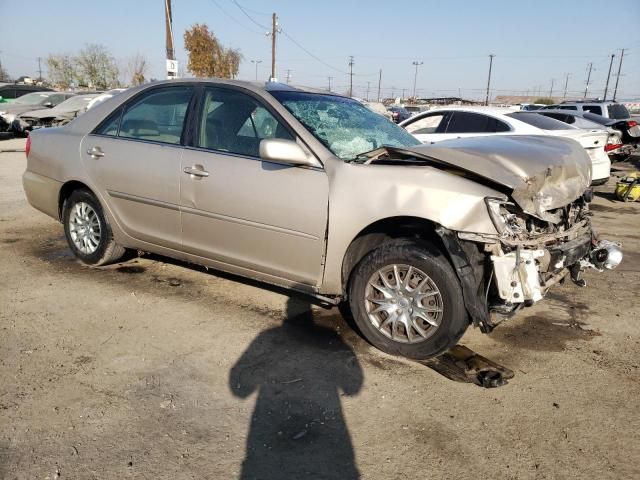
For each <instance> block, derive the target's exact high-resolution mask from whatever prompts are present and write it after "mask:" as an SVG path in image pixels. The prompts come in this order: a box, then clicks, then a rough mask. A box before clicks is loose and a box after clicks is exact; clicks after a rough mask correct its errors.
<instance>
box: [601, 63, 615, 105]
mask: <svg viewBox="0 0 640 480" xmlns="http://www.w3.org/2000/svg"><path fill="white" fill-rule="evenodd" d="M615 56H616V54H615V53H612V54H611V61H610V62H609V73H607V83H606V85H605V86H604V95H603V98H602V101H603V102H606V101H607V90H609V77H611V67H612V66H613V57H615Z"/></svg>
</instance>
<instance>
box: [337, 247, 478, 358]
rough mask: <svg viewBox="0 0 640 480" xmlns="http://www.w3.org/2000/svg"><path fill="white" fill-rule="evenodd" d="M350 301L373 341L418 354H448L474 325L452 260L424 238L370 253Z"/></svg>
mask: <svg viewBox="0 0 640 480" xmlns="http://www.w3.org/2000/svg"><path fill="white" fill-rule="evenodd" d="M349 305H350V308H351V312H352V313H353V318H354V320H355V322H356V324H357V325H358V328H359V329H360V331H361V332H362V334H363V335H364V337H365V338H366V339H367V340H368V341H369V342H370V343H371V344H373V345H374V346H375V347H377V348H379V349H380V350H382V351H384V352H386V353H390V354H392V355H401V356H404V357H409V358H414V359H426V358H429V357H433V356H436V355H439V354H441V353H444V352H445V351H446V350H447V349H449V348H450V347H452V346H454V345H455V344H456V343H457V342H458V340H459V339H460V337H462V335H463V334H464V332H465V330H466V329H467V327H468V326H469V320H468V317H467V313H466V310H465V307H464V303H463V300H462V289H461V287H460V283H459V281H458V278H457V277H456V275H455V273H454V271H453V269H452V268H451V265H450V263H449V261H448V259H447V258H446V257H445V256H444V255H443V254H442V253H441V252H439V251H438V250H437V249H436V248H435V247H433V246H431V245H429V244H427V243H422V242H413V241H394V242H390V243H388V244H387V245H384V246H382V247H380V248H378V249H376V250H374V251H372V252H370V253H369V254H368V255H366V256H365V257H364V258H363V259H362V260H361V261H360V263H359V264H358V265H357V266H356V268H355V270H354V272H353V275H352V277H351V281H350V282H349Z"/></svg>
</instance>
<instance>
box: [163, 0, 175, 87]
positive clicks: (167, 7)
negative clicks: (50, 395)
mask: <svg viewBox="0 0 640 480" xmlns="http://www.w3.org/2000/svg"><path fill="white" fill-rule="evenodd" d="M164 27H165V47H166V55H167V78H168V79H171V78H176V77H177V76H178V63H177V62H176V52H175V50H174V48H173V15H172V13H171V0H164Z"/></svg>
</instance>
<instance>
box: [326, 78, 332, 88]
mask: <svg viewBox="0 0 640 480" xmlns="http://www.w3.org/2000/svg"><path fill="white" fill-rule="evenodd" d="M327 78H328V79H329V91H331V79H333V77H327Z"/></svg>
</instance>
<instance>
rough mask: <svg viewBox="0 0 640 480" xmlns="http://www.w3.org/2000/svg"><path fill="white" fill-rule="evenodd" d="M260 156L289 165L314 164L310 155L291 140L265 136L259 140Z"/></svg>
mask: <svg viewBox="0 0 640 480" xmlns="http://www.w3.org/2000/svg"><path fill="white" fill-rule="evenodd" d="M260 158H261V159H263V160H268V161H271V162H279V163H287V164H289V165H306V166H315V162H314V160H313V157H311V155H309V154H307V152H305V151H304V150H303V149H302V147H301V146H300V145H298V144H297V143H296V142H294V141H293V140H285V139H281V138H265V139H264V140H262V141H261V142H260Z"/></svg>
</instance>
